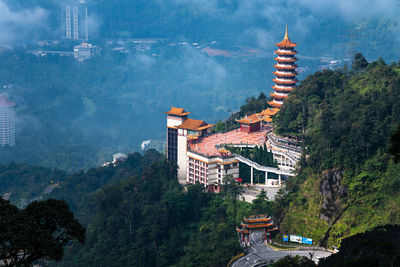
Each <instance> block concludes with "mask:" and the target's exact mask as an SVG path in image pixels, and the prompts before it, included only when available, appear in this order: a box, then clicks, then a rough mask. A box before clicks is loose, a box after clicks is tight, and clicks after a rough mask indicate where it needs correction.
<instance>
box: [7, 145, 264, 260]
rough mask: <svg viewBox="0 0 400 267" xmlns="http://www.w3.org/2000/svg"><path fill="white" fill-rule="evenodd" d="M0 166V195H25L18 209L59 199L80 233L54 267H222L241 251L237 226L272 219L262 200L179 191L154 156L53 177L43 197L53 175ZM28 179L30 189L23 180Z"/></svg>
mask: <svg viewBox="0 0 400 267" xmlns="http://www.w3.org/2000/svg"><path fill="white" fill-rule="evenodd" d="M1 167H2V169H3V170H6V171H5V172H4V175H3V176H1V178H0V186H1V188H2V191H1V192H0V193H2V194H4V193H6V192H11V193H12V194H14V195H15V197H14V198H13V200H14V201H15V202H17V203H18V202H19V199H18V196H20V197H25V195H24V194H19V195H18V194H17V192H24V190H27V192H26V195H28V196H30V197H31V198H29V199H27V200H26V201H25V203H28V202H30V201H33V200H35V199H37V198H38V196H40V197H41V198H43V199H44V198H56V199H64V200H65V201H66V202H67V203H68V204H69V206H70V208H71V210H72V211H73V212H74V214H75V217H76V218H77V219H78V220H79V221H80V222H81V223H82V224H83V225H84V226H85V227H86V229H87V232H86V243H85V244H84V245H81V244H79V243H78V242H76V243H72V244H71V245H70V246H68V247H67V248H66V249H65V257H64V258H63V260H62V261H61V262H57V263H54V266H91V265H101V266H105V265H106V266H166V265H176V266H226V263H227V262H228V261H229V260H230V258H231V257H232V256H234V255H236V254H237V253H239V252H240V251H241V248H240V246H239V243H238V242H237V235H236V232H235V227H236V226H237V225H238V223H239V222H240V220H241V219H242V218H243V217H244V216H248V215H250V214H254V213H266V212H272V203H271V202H270V201H268V200H267V199H266V197H265V194H260V195H259V196H258V198H257V199H256V200H255V201H254V203H253V204H250V203H245V202H239V201H236V196H237V193H238V191H235V190H238V188H232V190H230V189H229V187H227V188H228V189H227V190H226V194H218V195H215V194H209V193H205V192H203V191H202V187H201V186H200V185H193V186H190V187H188V189H187V190H184V189H183V188H182V187H181V186H179V185H178V183H177V179H176V174H175V166H174V165H171V164H169V163H167V162H166V161H165V159H163V156H162V155H161V154H159V153H158V152H156V151H155V150H149V151H147V152H146V153H145V154H144V155H140V154H139V153H134V154H131V155H129V157H128V159H127V160H126V161H125V162H120V163H118V164H117V165H116V166H106V167H99V168H92V169H89V170H87V171H81V172H78V173H76V174H73V175H67V174H64V173H63V172H60V173H61V174H62V176H60V177H62V179H61V178H60V180H59V186H57V187H55V188H53V190H52V191H51V192H48V193H47V194H44V193H43V191H45V190H46V188H47V187H48V186H50V185H53V184H52V183H51V180H50V179H52V178H51V177H55V174H57V172H55V171H51V170H50V169H46V168H37V167H34V166H28V165H16V164H9V165H2V166H1ZM30 177H31V178H30ZM32 179H35V181H34V182H33V185H34V186H32V187H31V188H30V187H26V185H25V183H24V182H23V181H22V180H27V181H28V180H32ZM10 180H12V181H13V183H11V184H10ZM239 191H240V190H239ZM199 248H202V249H201V250H200V249H199ZM210 255H211V256H210Z"/></svg>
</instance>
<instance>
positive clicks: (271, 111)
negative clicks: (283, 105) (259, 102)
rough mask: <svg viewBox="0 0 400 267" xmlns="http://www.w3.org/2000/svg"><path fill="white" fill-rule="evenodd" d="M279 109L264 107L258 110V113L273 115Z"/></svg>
mask: <svg viewBox="0 0 400 267" xmlns="http://www.w3.org/2000/svg"><path fill="white" fill-rule="evenodd" d="M278 111H279V109H278V108H266V109H264V110H263V111H261V112H260V115H264V116H273V115H275V114H276V113H277V112H278Z"/></svg>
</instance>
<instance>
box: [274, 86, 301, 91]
mask: <svg viewBox="0 0 400 267" xmlns="http://www.w3.org/2000/svg"><path fill="white" fill-rule="evenodd" d="M294 88H296V87H292V88H284V89H282V88H278V87H276V86H275V85H274V86H272V89H274V90H277V91H283V92H290V91H292V90H293V89H294Z"/></svg>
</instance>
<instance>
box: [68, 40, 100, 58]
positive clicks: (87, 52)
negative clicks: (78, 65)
mask: <svg viewBox="0 0 400 267" xmlns="http://www.w3.org/2000/svg"><path fill="white" fill-rule="evenodd" d="M100 50H101V49H100V47H98V46H94V45H92V44H88V43H82V44H80V45H76V46H74V58H75V59H76V60H77V61H78V62H83V61H85V60H88V59H90V58H91V57H92V56H94V55H97V54H98V53H100Z"/></svg>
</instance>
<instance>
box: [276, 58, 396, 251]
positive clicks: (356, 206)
mask: <svg viewBox="0 0 400 267" xmlns="http://www.w3.org/2000/svg"><path fill="white" fill-rule="evenodd" d="M398 70H399V65H398V64H392V65H390V66H387V65H386V64H385V63H384V62H383V60H378V61H376V62H372V63H369V64H368V62H366V60H365V59H364V58H363V57H362V55H360V54H358V55H357V56H356V59H355V61H354V63H353V67H352V70H351V71H350V72H347V71H346V70H345V69H338V70H334V71H323V72H317V73H315V74H314V75H311V76H309V77H307V78H306V79H305V80H304V81H303V82H302V83H301V85H300V86H299V87H298V88H297V89H296V90H295V91H293V92H292V93H291V95H290V96H289V97H288V99H287V100H286V101H285V104H284V106H283V108H282V110H281V111H280V113H279V115H278V116H277V117H276V119H275V123H276V124H277V128H276V131H277V132H278V133H281V134H282V133H286V134H292V135H299V136H301V137H302V138H304V140H305V144H306V154H307V156H306V157H305V158H303V159H302V161H301V162H300V164H301V170H300V174H299V176H298V177H297V178H296V179H295V180H293V181H290V182H289V183H288V188H287V189H288V192H289V194H287V196H286V197H285V199H284V201H282V202H280V203H277V204H278V205H279V208H278V209H277V216H278V217H279V218H280V220H281V224H280V226H281V232H282V233H290V234H300V235H304V236H310V237H312V238H313V239H315V240H317V241H320V242H321V243H322V244H331V245H332V244H336V245H337V244H339V243H340V241H341V240H342V239H343V238H345V237H348V236H351V235H354V234H357V233H361V232H364V231H366V230H369V229H372V228H374V227H375V226H378V225H384V224H399V223H400V205H399V204H400V194H399V191H400V165H399V164H396V163H394V162H393V159H392V158H391V154H389V152H388V149H389V146H390V145H391V141H390V136H391V135H392V134H393V132H394V131H395V129H396V127H397V126H398V125H399V124H400V75H399V71H398Z"/></svg>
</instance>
